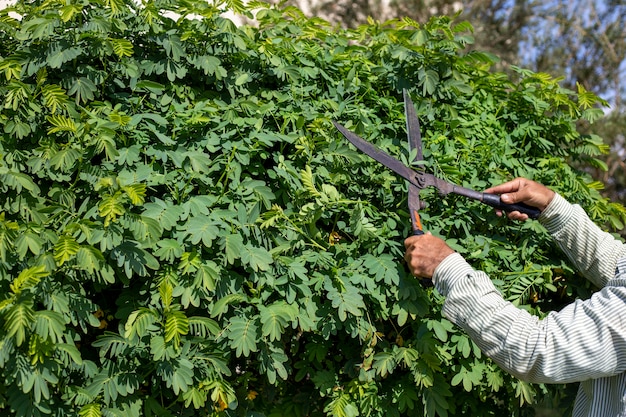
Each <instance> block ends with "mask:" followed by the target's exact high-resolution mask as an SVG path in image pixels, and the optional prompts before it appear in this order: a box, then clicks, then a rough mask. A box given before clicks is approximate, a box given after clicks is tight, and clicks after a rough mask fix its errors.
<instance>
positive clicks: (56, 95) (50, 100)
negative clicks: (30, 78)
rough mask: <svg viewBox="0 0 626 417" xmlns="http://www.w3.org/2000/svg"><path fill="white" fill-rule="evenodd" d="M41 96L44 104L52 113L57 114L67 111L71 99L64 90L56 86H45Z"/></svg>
mask: <svg viewBox="0 0 626 417" xmlns="http://www.w3.org/2000/svg"><path fill="white" fill-rule="evenodd" d="M41 94H42V96H43V99H44V104H45V105H46V106H47V107H48V108H49V109H50V113H53V114H54V113H57V112H58V111H60V110H66V106H67V103H69V98H68V96H67V94H66V92H65V90H64V89H63V88H61V87H60V86H59V85H56V84H48V85H45V86H44V87H43V88H42V90H41Z"/></svg>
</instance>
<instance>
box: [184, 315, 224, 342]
mask: <svg viewBox="0 0 626 417" xmlns="http://www.w3.org/2000/svg"><path fill="white" fill-rule="evenodd" d="M188 321H189V333H191V334H192V335H194V336H198V337H202V338H209V337H210V336H217V335H218V334H219V333H220V331H221V329H220V326H219V324H218V323H217V322H216V321H215V320H211V319H210V318H208V317H201V316H193V317H189V319H188Z"/></svg>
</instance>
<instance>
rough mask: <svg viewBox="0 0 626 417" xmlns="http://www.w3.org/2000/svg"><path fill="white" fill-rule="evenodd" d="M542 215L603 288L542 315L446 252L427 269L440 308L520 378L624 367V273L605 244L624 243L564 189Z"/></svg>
mask: <svg viewBox="0 0 626 417" xmlns="http://www.w3.org/2000/svg"><path fill="white" fill-rule="evenodd" d="M542 217H543V218H542V222H544V225H545V226H546V228H547V229H548V230H549V231H550V233H552V234H553V236H555V239H557V241H558V242H559V245H560V246H561V247H562V248H563V249H564V251H565V252H566V253H567V254H568V256H571V257H572V258H573V262H574V263H575V264H576V265H577V266H578V267H580V268H581V270H582V271H583V272H584V273H585V274H586V275H587V276H588V277H589V278H590V279H592V280H593V281H594V282H596V283H599V284H602V285H603V286H604V288H603V289H602V290H601V291H599V292H597V293H595V294H594V295H593V296H592V297H591V298H590V299H589V300H584V301H583V300H578V301H576V302H574V303H572V304H570V305H568V306H566V307H565V308H563V309H562V310H561V311H558V312H551V313H550V314H548V316H547V317H545V318H544V319H543V320H540V319H539V318H538V317H536V316H533V315H531V314H529V313H528V312H527V311H525V310H521V309H519V308H517V307H515V306H514V305H513V304H511V303H509V302H507V301H506V300H504V299H503V297H502V295H501V294H500V293H499V291H498V290H497V289H496V288H495V287H494V286H493V284H492V283H491V280H490V279H489V277H488V276H487V275H486V274H485V273H484V272H481V271H475V270H474V269H473V268H472V267H471V266H470V265H469V264H468V263H467V262H466V261H465V260H464V259H463V258H462V257H461V255H459V254H452V255H450V256H448V257H447V258H446V259H445V260H444V261H443V262H442V263H441V264H440V265H439V267H438V268H437V270H436V271H435V274H434V277H433V282H434V284H435V286H436V287H437V289H438V290H439V292H441V293H442V294H443V295H444V296H445V297H446V301H445V303H444V308H443V314H444V315H445V316H446V317H447V318H448V319H450V320H451V321H452V322H453V323H455V324H456V325H458V326H460V327H461V328H463V329H464V330H465V331H466V332H467V333H468V335H469V336H470V337H471V338H472V339H473V340H474V341H475V342H476V343H477V344H478V345H479V347H480V348H481V350H482V351H483V352H484V353H485V354H486V355H487V356H489V357H491V358H492V359H493V360H494V361H495V362H496V363H498V364H499V365H500V366H501V367H502V368H503V369H505V370H507V371H508V372H510V373H512V374H513V375H515V376H517V377H519V378H520V379H523V380H526V381H531V382H553V383H566V382H574V381H583V380H587V379H590V378H599V377H605V376H612V375H616V374H619V373H622V372H624V371H626V308H624V307H626V275H621V274H619V275H617V276H615V268H616V262H617V259H616V258H617V256H616V255H614V254H613V253H612V252H611V251H612V250H614V251H616V252H617V253H618V254H624V245H623V244H621V242H618V241H616V240H615V239H613V238H612V237H611V236H610V235H608V234H606V233H604V232H602V231H601V230H600V229H598V228H597V227H595V226H594V225H593V224H592V222H591V221H589V219H588V217H587V216H586V215H585V214H584V211H582V209H579V208H578V207H577V206H573V205H570V204H569V203H567V202H566V201H565V200H564V199H562V197H558V198H557V197H555V200H553V203H552V204H551V205H550V207H548V209H546V210H545V211H544V213H542ZM580 217H583V218H582V219H581V218H580ZM578 240H589V241H588V242H578ZM584 251H594V252H593V253H584V254H581V253H580V252H584ZM618 256H619V255H618ZM599 258H602V259H599ZM593 274H598V275H597V276H595V277H594V276H592V275H593Z"/></svg>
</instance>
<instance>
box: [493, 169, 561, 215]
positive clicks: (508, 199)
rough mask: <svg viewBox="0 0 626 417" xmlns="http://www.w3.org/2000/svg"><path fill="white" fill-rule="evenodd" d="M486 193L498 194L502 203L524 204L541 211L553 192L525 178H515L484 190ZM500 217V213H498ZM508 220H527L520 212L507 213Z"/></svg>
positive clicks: (550, 199) (552, 196)
mask: <svg viewBox="0 0 626 417" xmlns="http://www.w3.org/2000/svg"><path fill="white" fill-rule="evenodd" d="M485 192H486V193H492V194H500V199H501V200H502V202H503V203H506V204H513V203H524V204H527V205H529V206H532V207H536V208H538V209H539V210H541V211H543V210H545V209H546V207H547V206H548V204H550V202H551V201H552V199H553V198H554V195H555V193H554V191H552V190H550V189H549V188H548V187H546V186H544V185H542V184H539V183H538V182H535V181H531V180H528V179H526V178H516V179H514V180H512V181H508V182H505V183H504V184H500V185H497V186H495V187H491V188H488V189H487V190H485ZM498 215H502V213H501V212H500V213H498ZM507 216H508V217H509V218H510V219H514V220H527V219H528V216H527V215H526V214H523V213H520V212H516V211H515V212H511V213H507Z"/></svg>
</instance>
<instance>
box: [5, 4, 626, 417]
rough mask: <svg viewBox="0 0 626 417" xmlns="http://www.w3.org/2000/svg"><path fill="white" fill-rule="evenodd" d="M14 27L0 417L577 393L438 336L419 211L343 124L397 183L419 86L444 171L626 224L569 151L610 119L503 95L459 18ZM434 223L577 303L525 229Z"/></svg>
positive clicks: (434, 410)
mask: <svg viewBox="0 0 626 417" xmlns="http://www.w3.org/2000/svg"><path fill="white" fill-rule="evenodd" d="M226 9H228V10H233V11H235V12H239V13H245V14H247V15H251V13H252V11H253V10H254V13H256V18H257V21H258V25H259V26H258V27H250V26H241V27H237V26H235V25H234V24H233V23H232V22H231V21H229V20H226V19H224V18H223V17H221V15H220V13H221V12H222V11H224V10H226ZM169 12H175V13H178V15H180V16H182V17H180V18H178V17H176V18H174V17H171V16H172V15H171V14H168V13H169ZM13 13H16V14H17V15H18V16H20V18H19V19H18V18H16V17H15V16H16V15H15V14H13ZM0 26H1V30H0V98H1V99H2V108H1V109H0V126H1V133H0V135H1V136H0V184H1V185H0V188H1V190H2V194H3V198H2V199H1V200H0V202H1V203H0V204H1V207H0V261H1V268H0V286H1V287H2V289H3V292H2V293H3V294H4V295H3V296H2V299H1V300H0V324H1V326H0V378H1V379H2V382H3V383H2V384H1V385H0V410H2V413H3V415H15V416H20V417H21V416H47V415H51V416H63V415H79V416H89V417H91V416H94V417H95V416H129V417H130V416H140V415H146V416H153V415H159V416H174V415H176V416H189V415H231V416H235V415H241V416H244V415H248V416H253V415H254V416H260V415H266V416H283V415H284V416H304V415H309V416H323V415H337V416H356V415H363V416H382V415H384V416H405V415H406V416H429V417H434V416H436V415H439V416H448V415H455V416H456V415H504V414H511V415H528V414H529V413H530V411H529V408H528V407H527V405H528V404H531V403H532V402H533V401H536V400H537V399H538V398H540V397H541V396H542V395H551V394H554V393H555V392H556V391H558V390H560V388H558V387H556V388H555V387H552V388H550V389H548V388H546V387H540V388H541V389H539V388H537V387H534V386H531V385H528V384H522V383H520V382H519V381H516V380H515V379H514V378H512V377H510V376H509V375H507V374H505V373H503V372H502V371H501V370H499V369H498V368H497V367H496V366H495V365H493V364H492V363H491V362H490V361H489V360H488V359H486V358H484V357H483V356H482V355H481V353H480V351H479V350H478V349H477V348H476V347H475V346H474V345H473V343H472V342H471V341H470V340H469V339H468V338H467V337H466V336H465V335H463V334H462V333H461V332H460V331H459V330H458V329H456V328H455V327H454V326H452V324H451V323H449V322H448V321H446V320H445V319H443V318H442V317H441V315H440V303H441V300H440V299H439V298H438V297H437V295H436V294H435V293H433V291H432V290H430V289H426V288H423V287H422V286H421V285H420V284H419V283H418V282H416V280H415V279H413V278H412V277H411V276H409V275H408V274H407V271H406V270H405V268H404V267H403V265H402V263H401V260H402V255H403V244H402V242H403V239H404V237H405V236H408V235H409V233H410V222H409V218H408V213H407V212H406V210H405V209H404V207H405V205H406V201H405V198H406V197H405V195H406V194H405V190H406V185H405V184H404V182H403V181H402V180H400V179H399V178H397V177H396V176H394V175H393V174H392V173H390V172H388V171H387V170H385V169H384V168H383V167H381V166H379V165H378V164H376V163H375V162H373V161H371V160H370V159H369V158H367V157H365V156H363V155H361V154H359V153H358V152H356V151H355V150H354V149H353V148H351V146H349V145H348V144H347V143H346V142H345V141H344V140H343V139H342V138H341V137H340V135H338V134H337V133H336V132H335V130H334V129H333V128H332V124H331V121H332V120H334V119H337V120H340V121H342V123H344V124H345V125H346V126H347V127H349V128H351V129H354V130H356V131H357V132H358V133H360V134H362V135H363V136H364V137H366V138H368V139H369V140H371V141H373V142H375V143H376V144H377V145H378V146H381V147H382V148H384V149H386V150H388V151H389V152H390V153H392V154H394V155H398V156H400V157H402V158H406V156H403V155H406V152H405V151H406V149H405V143H404V139H403V137H404V119H403V107H402V102H401V94H400V92H401V90H402V89H403V88H408V89H409V90H410V91H411V93H412V96H413V98H414V100H415V102H416V104H417V110H418V113H419V116H420V119H421V121H422V125H423V133H424V155H425V157H426V161H427V162H426V163H427V168H428V169H429V170H431V171H433V172H435V173H436V174H437V175H441V176H443V177H445V178H447V179H449V180H451V181H454V182H457V183H459V184H463V185H465V186H468V187H472V188H476V189H482V188H485V187H486V186H488V185H491V184H496V183H500V182H502V181H504V180H507V179H510V178H512V177H515V176H518V175H524V176H527V177H531V178H534V179H536V180H539V181H541V182H544V183H546V184H548V185H550V186H552V187H554V188H555V189H556V190H557V191H559V192H561V193H562V194H563V195H565V196H566V197H568V198H570V199H572V200H574V201H577V202H580V203H581V204H582V205H584V206H585V208H586V209H588V210H589V212H590V213H592V215H593V216H594V217H595V218H596V219H597V220H598V221H599V222H611V223H612V224H613V225H616V226H617V225H621V224H623V221H624V213H625V211H624V209H623V207H621V206H619V205H615V204H609V203H608V202H607V201H605V200H603V199H602V198H600V196H599V194H598V188H599V184H595V183H592V182H590V181H589V178H588V177H587V176H586V175H584V174H583V173H581V172H577V171H575V170H573V169H572V168H570V165H569V164H568V162H570V161H571V162H576V163H580V162H587V163H596V164H597V163H598V161H597V160H595V159H594V158H595V157H597V156H598V155H599V154H600V153H601V152H603V151H604V150H605V149H604V148H603V146H602V145H601V142H600V141H598V139H597V138H595V137H587V136H581V135H580V134H578V133H577V132H576V129H575V124H576V122H577V121H578V120H581V119H588V120H593V119H595V118H596V117H597V110H596V107H595V106H596V104H598V103H602V101H601V100H599V99H598V98H597V97H595V96H593V95H592V94H590V93H588V92H586V91H584V90H579V91H578V92H572V91H566V90H564V89H563V88H561V87H560V86H559V82H558V80H555V79H552V78H550V77H548V76H547V75H544V74H534V73H531V72H529V71H526V70H523V69H518V71H519V75H520V81H519V82H512V81H510V80H509V79H507V78H506V77H504V76H503V75H502V74H498V73H490V72H489V70H490V67H491V65H492V64H493V60H492V58H491V57H490V56H489V55H488V54H481V53H479V52H466V51H465V49H464V47H465V45H466V44H467V43H468V42H469V41H470V38H471V37H470V35H471V33H470V32H471V26H470V25H469V24H467V23H459V24H456V23H454V22H452V21H451V19H449V18H446V17H441V18H437V19H433V20H432V21H430V22H428V23H426V24H424V25H419V24H417V23H416V22H413V21H410V20H409V19H405V20H398V21H392V22H386V23H379V22H373V21H372V22H370V23H369V24H367V25H365V26H362V27H360V28H358V29H356V30H350V31H345V30H341V29H337V28H332V27H330V25H328V24H327V23H326V22H324V21H322V20H320V19H306V18H304V17H303V15H302V14H301V13H300V12H299V11H298V10H296V9H293V8H287V9H284V10H281V9H275V8H272V7H268V6H267V5H264V4H262V3H253V4H250V5H249V6H243V3H242V2H241V1H228V2H215V3H207V2H205V1H201V0H197V1H195V0H189V1H184V2H183V1H180V2H170V1H166V0H150V1H145V2H143V3H142V5H141V6H137V5H136V3H135V2H128V1H124V0H116V1H96V2H93V1H91V2H88V1H85V0H72V1H55V0H51V1H47V2H27V3H26V2H18V4H17V5H15V6H14V7H11V8H8V9H5V10H2V11H0ZM423 198H424V200H425V201H427V202H428V204H429V206H428V208H427V210H425V211H424V212H423V220H424V224H425V225H426V227H427V228H428V229H429V230H431V231H433V233H437V234H440V235H443V236H445V237H446V238H447V239H449V241H450V242H451V244H453V245H455V247H456V248H457V250H459V251H460V252H461V253H462V254H463V255H464V256H466V257H467V258H468V259H470V260H471V261H472V262H473V263H474V264H475V265H476V266H477V267H478V268H482V269H484V270H485V271H487V272H488V273H489V274H491V275H492V277H493V278H494V279H495V280H496V282H497V283H498V285H499V286H500V287H501V288H502V289H503V291H504V292H505V294H506V296H507V297H508V298H510V299H511V300H513V301H514V302H516V303H518V304H519V305H520V306H523V307H524V308H528V309H531V310H532V311H534V312H536V313H537V314H542V313H543V312H545V311H547V310H549V309H551V308H555V307H557V306H558V305H559V303H561V302H563V301H564V299H563V294H566V295H568V296H574V295H577V294H582V295H584V294H585V291H587V290H588V289H587V288H586V287H584V286H581V285H578V284H577V283H579V281H578V280H576V278H577V277H576V275H575V274H574V273H573V271H572V270H571V268H569V267H568V266H567V264H566V263H565V262H564V260H563V258H562V255H561V254H560V253H558V252H557V251H556V250H555V249H554V248H553V247H552V246H551V245H549V244H547V236H546V235H545V233H544V232H543V231H542V230H541V228H540V227H539V226H537V225H536V224H534V223H526V224H523V225H518V224H511V223H508V222H507V221H506V220H503V219H499V218H497V217H496V216H495V215H494V214H493V213H492V211H491V210H490V209H489V208H487V207H482V206H480V205H478V204H476V203H472V202H469V201H467V200H463V199H460V198H455V197H447V198H441V197H439V196H437V195H436V194H435V193H434V192H432V191H431V190H428V191H425V192H424V193H423ZM564 278H567V279H568V280H569V281H566V280H565V279H564ZM567 282H571V283H573V284H569V283H567ZM520 404H521V405H522V406H520Z"/></svg>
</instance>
